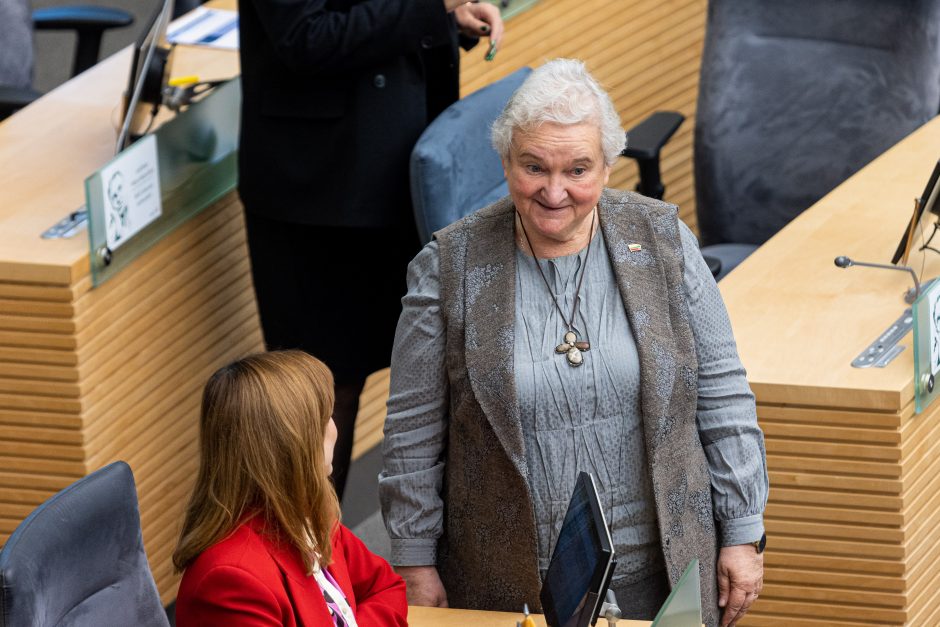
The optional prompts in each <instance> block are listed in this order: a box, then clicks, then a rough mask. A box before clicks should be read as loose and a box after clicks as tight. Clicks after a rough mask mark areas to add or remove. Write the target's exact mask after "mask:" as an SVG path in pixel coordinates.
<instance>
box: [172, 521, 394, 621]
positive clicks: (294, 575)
mask: <svg viewBox="0 0 940 627" xmlns="http://www.w3.org/2000/svg"><path fill="white" fill-rule="evenodd" d="M262 528H263V522H262V521H260V520H259V519H257V518H254V519H251V520H249V521H248V522H246V523H244V524H243V525H241V526H240V527H239V528H238V529H236V530H235V532H234V533H233V534H232V535H230V536H229V537H227V538H225V539H224V540H222V541H221V542H219V543H217V544H215V545H213V546H211V547H209V548H208V549H206V550H205V551H203V552H202V554H201V555H200V556H199V557H197V558H196V560H195V561H194V562H193V563H192V564H190V566H189V568H187V569H186V572H185V573H184V574H183V580H182V582H181V583H180V589H179V595H178V596H177V599H176V624H177V625H178V626H179V627H188V626H191V625H199V626H202V625H225V626H228V625H238V626H241V625H251V626H261V625H264V626H270V625H289V626H290V627H301V626H303V627H333V620H332V619H331V618H330V614H329V611H328V610H327V607H326V602H325V601H324V600H323V594H322V593H321V592H320V587H319V586H318V585H317V582H316V581H315V580H314V578H313V577H312V576H308V575H306V574H304V566H303V562H302V561H301V560H300V556H299V555H298V554H297V551H295V550H294V549H293V548H292V547H290V546H288V545H283V544H281V545H279V544H277V543H275V542H273V541H272V539H271V538H270V536H268V535H265V534H262V533H261V530H262ZM332 542H333V562H332V563H331V564H330V565H329V566H328V569H329V571H330V574H332V575H333V578H334V579H335V580H336V582H337V583H338V584H339V586H340V588H342V590H343V592H344V593H345V594H346V599H347V601H349V605H350V607H351V608H352V610H353V613H354V614H355V615H356V621H357V622H358V623H359V626H360V627H386V626H387V627H399V626H400V627H407V625H408V620H407V617H408V602H407V601H406V600H405V582H404V581H403V580H402V578H401V577H399V576H398V575H396V574H395V572H394V571H393V570H392V568H391V566H389V565H388V562H386V561H385V560H383V559H382V558H381V557H378V556H377V555H375V554H373V553H372V552H371V551H369V549H368V548H366V546H365V545H364V544H363V543H362V541H361V540H360V539H359V538H357V537H356V536H355V535H353V533H352V532H351V531H350V530H349V529H347V528H346V527H344V526H343V525H337V527H336V530H335V531H334V532H333V538H332Z"/></svg>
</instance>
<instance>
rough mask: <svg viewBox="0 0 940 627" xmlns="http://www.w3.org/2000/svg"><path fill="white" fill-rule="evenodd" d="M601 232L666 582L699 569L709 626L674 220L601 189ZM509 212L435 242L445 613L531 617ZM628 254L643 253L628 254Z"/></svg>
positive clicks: (705, 538)
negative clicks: (626, 333)
mask: <svg viewBox="0 0 940 627" xmlns="http://www.w3.org/2000/svg"><path fill="white" fill-rule="evenodd" d="M598 209H599V214H598V215H599V220H600V225H601V230H602V232H603V235H604V239H605V242H606V244H607V250H608V251H609V255H610V261H611V264H612V266H613V269H614V274H615V275H616V277H617V284H618V286H619V288H620V294H621V296H622V298H623V304H624V307H625V309H626V312H627V316H628V318H629V320H630V324H631V327H632V329H633V332H634V333H635V335H636V338H635V339H636V343H637V349H638V351H639V355H640V380H641V384H640V392H641V401H640V402H641V409H642V414H643V428H644V432H645V436H646V438H645V439H646V448H647V452H648V457H649V464H650V474H651V476H652V481H653V492H654V498H655V501H656V512H657V516H658V520H659V530H660V535H661V538H662V548H663V555H664V556H665V560H666V565H667V568H668V570H669V577H670V579H671V581H672V582H673V583H675V582H676V581H677V580H678V578H679V576H680V575H681V574H682V571H683V570H684V569H685V567H686V565H687V564H688V563H689V561H690V560H692V559H693V558H698V560H699V563H700V570H701V573H700V574H701V577H702V593H703V603H702V606H703V611H704V618H705V623H706V624H707V625H714V624H716V623H717V616H718V610H717V605H716V603H717V594H716V589H717V584H716V580H715V558H716V536H715V528H714V525H715V523H714V518H713V515H712V500H711V484H710V479H709V473H708V465H707V461H706V458H705V452H704V450H703V449H702V444H701V441H700V440H699V436H698V430H697V427H696V413H695V412H696V402H697V391H698V374H697V373H698V363H697V359H696V354H695V344H694V340H693V337H692V330H691V327H690V325H689V312H688V307H687V304H686V302H685V298H684V292H683V286H682V275H683V257H682V245H681V242H680V238H679V230H678V217H677V215H676V208H675V207H674V206H672V205H667V204H664V203H661V202H658V201H654V200H650V199H648V198H645V197H643V196H639V195H637V194H634V193H632V192H622V191H618V190H605V191H604V194H603V195H602V197H601V200H600V202H599V203H598ZM513 229H514V208H513V204H512V201H511V200H510V199H509V198H504V199H503V200H500V201H499V202H496V203H494V204H493V205H490V206H489V207H486V208H484V209H482V210H480V211H478V212H476V213H474V214H473V215H471V216H468V217H466V218H464V219H463V220H460V221H459V222H456V223H454V224H452V225H450V226H448V227H447V228H445V229H442V230H441V231H438V232H437V233H435V238H437V240H438V245H439V250H440V260H441V266H440V267H441V298H442V306H443V315H444V316H445V320H446V325H447V337H446V342H447V369H448V376H449V380H450V415H449V420H450V423H449V429H448V434H449V435H448V443H447V453H446V455H447V460H446V472H445V486H444V503H445V514H444V524H445V531H444V537H443V538H442V539H441V542H440V546H439V550H438V565H439V568H440V572H441V576H442V578H443V581H444V586H445V588H446V589H447V595H448V600H449V602H450V604H451V606H453V607H470V608H477V609H498V610H505V611H519V610H520V609H521V607H522V603H523V602H527V603H528V604H529V607H531V608H539V607H540V603H539V599H538V595H539V589H540V587H541V581H540V579H539V572H538V563H537V555H538V549H537V541H536V528H535V518H534V513H533V508H532V503H531V499H530V496H529V489H528V484H527V475H528V469H527V467H526V459H525V449H524V444H523V436H522V427H521V424H520V421H519V414H518V408H517V403H516V390H515V379H514V373H513V358H512V356H513V341H514V338H513V329H514V315H515V306H514V305H515V276H516V267H515V239H514V234H513ZM629 244H640V245H641V246H642V251H640V252H630V250H629V248H628V245H629Z"/></svg>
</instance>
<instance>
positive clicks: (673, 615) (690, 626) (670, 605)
mask: <svg viewBox="0 0 940 627" xmlns="http://www.w3.org/2000/svg"><path fill="white" fill-rule="evenodd" d="M701 625H702V586H701V583H700V581H699V575H698V560H692V561H691V562H689V565H688V566H686V568H685V572H684V573H682V577H680V578H679V583H677V584H676V585H675V587H673V589H672V592H670V593H669V598H667V599H666V602H665V603H663V606H662V608H660V610H659V613H658V614H656V618H655V619H654V620H653V627H701Z"/></svg>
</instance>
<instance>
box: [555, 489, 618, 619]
mask: <svg viewBox="0 0 940 627" xmlns="http://www.w3.org/2000/svg"><path fill="white" fill-rule="evenodd" d="M613 557H614V549H613V544H612V542H611V539H610V531H609V529H608V528H607V521H605V520H604V513H603V510H602V509H601V503H600V499H599V498H598V496H597V488H596V486H595V485H594V478H593V477H592V476H591V475H590V473H586V472H582V473H580V474H579V475H578V480H577V482H576V483H575V488H574V493H573V494H572V495H571V501H570V502H569V504H568V511H567V512H566V513H565V520H564V523H562V526H561V532H560V533H559V534H558V541H557V542H556V543H555V548H554V550H553V551H552V559H551V561H550V562H549V565H548V572H547V573H546V575H545V581H544V582H542V592H541V594H540V595H539V596H540V598H541V600H542V609H543V611H544V612H545V620H546V622H547V623H548V625H549V627H586V626H587V625H592V624H594V621H595V619H596V617H597V610H598V607H599V606H600V603H601V602H602V601H603V599H604V595H605V593H606V590H607V585H608V584H609V582H610V575H611V574H612V570H613Z"/></svg>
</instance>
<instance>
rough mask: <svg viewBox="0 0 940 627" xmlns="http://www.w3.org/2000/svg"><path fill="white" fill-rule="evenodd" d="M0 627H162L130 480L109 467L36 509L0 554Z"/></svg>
mask: <svg viewBox="0 0 940 627" xmlns="http://www.w3.org/2000/svg"><path fill="white" fill-rule="evenodd" d="M0 586H2V588H0V605H2V606H0V626H3V627H7V626H10V627H13V626H18V627H19V626H22V625H30V626H32V627H52V626H53V625H57V626H60V627H63V626H76V627H78V626H81V627H85V626H87V627H92V626H100V625H141V626H151V625H152V626H160V627H166V626H168V625H169V622H168V620H167V617H166V613H165V611H164V609H163V606H162V604H161V602H160V597H159V595H158V593H157V588H156V585H155V584H154V581H153V575H152V574H151V573H150V567H149V565H148V564H147V556H146V555H145V554H144V547H143V541H142V539H141V531H140V515H139V513H138V509H137V490H136V489H135V487H134V476H133V475H132V474H131V469H130V467H128V465H127V464H125V463H124V462H115V463H113V464H111V465H109V466H106V467H104V468H102V469H101V470H98V471H97V472H94V473H92V474H90V475H88V476H87V477H85V478H84V479H80V480H79V481H77V482H75V483H73V484H72V485H71V486H69V487H67V488H65V489H64V490H62V491H61V492H59V493H58V494H56V495H54V496H53V497H52V498H50V499H49V500H48V501H46V502H45V503H43V504H42V505H40V506H39V507H38V508H36V510H35V511H34V512H33V513H32V514H30V515H29V516H28V517H27V518H26V520H24V521H23V522H22V523H20V525H19V527H17V528H16V530H15V531H14V532H13V535H11V536H10V539H9V540H8V541H7V543H6V545H5V546H4V547H3V550H2V551H0Z"/></svg>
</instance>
